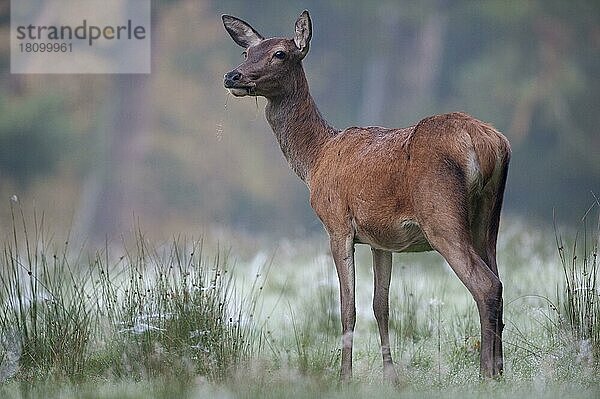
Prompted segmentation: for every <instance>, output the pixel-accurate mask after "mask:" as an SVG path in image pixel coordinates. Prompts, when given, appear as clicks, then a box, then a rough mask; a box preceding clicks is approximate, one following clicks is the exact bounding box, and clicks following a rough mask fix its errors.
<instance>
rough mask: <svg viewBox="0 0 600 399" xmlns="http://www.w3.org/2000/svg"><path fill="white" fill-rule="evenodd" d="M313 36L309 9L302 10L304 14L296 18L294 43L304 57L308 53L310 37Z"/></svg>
mask: <svg viewBox="0 0 600 399" xmlns="http://www.w3.org/2000/svg"><path fill="white" fill-rule="evenodd" d="M311 37H312V23H311V21H310V15H308V11H307V10H304V11H302V14H300V16H299V17H298V19H297V20H296V27H295V34H294V43H296V47H298V50H300V52H301V53H302V58H304V56H305V55H306V53H308V48H309V46H310V38H311Z"/></svg>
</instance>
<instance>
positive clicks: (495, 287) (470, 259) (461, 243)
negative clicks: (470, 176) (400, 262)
mask: <svg viewBox="0 0 600 399" xmlns="http://www.w3.org/2000/svg"><path fill="white" fill-rule="evenodd" d="M457 174H458V173H457ZM458 175H459V176H460V174H458ZM446 183H447V182H446ZM462 183H463V184H461V180H460V179H459V178H457V179H456V181H455V182H453V184H452V185H449V184H447V185H444V184H440V185H438V186H436V192H435V193H432V192H431V190H430V189H424V190H423V192H422V193H419V194H420V195H419V194H417V195H419V197H417V199H418V200H420V201H422V202H421V203H422V204H423V209H422V211H421V213H420V215H419V223H420V225H421V229H422V230H423V232H424V233H425V236H426V237H427V240H428V241H429V243H430V245H431V247H432V248H434V249H435V250H436V251H438V252H439V253H440V254H441V255H442V256H443V257H444V258H445V259H446V261H447V262H448V264H449V265H450V267H451V268H452V270H453V271H454V272H455V273H456V275H457V276H458V278H459V279H460V280H461V281H462V283H463V284H464V285H465V286H466V288H467V289H468V290H469V292H470V293H471V295H472V296H473V299H474V300H475V302H476V304H477V309H478V312H479V320H480V324H481V357H480V372H481V375H482V376H485V377H495V376H498V375H500V374H501V373H502V364H503V362H502V336H501V334H502V283H501V281H500V279H499V278H498V275H497V270H496V272H494V271H493V270H492V268H491V267H490V266H489V265H488V264H487V263H486V261H485V260H484V257H487V258H488V260H489V256H487V255H486V256H484V257H482V256H481V254H480V251H478V248H477V246H476V245H475V242H474V241H473V239H472V235H471V231H470V227H471V226H470V223H469V214H468V209H469V207H468V193H467V189H466V185H465V184H464V181H462ZM433 198H444V199H445V205H444V206H443V207H439V206H436V204H434V203H433V202H432V199H433ZM494 243H495V242H494Z"/></svg>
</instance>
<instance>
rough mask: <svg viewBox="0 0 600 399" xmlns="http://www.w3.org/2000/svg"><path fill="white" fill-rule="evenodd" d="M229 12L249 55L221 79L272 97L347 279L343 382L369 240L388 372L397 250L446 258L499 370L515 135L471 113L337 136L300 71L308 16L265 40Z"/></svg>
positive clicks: (342, 279) (283, 141)
mask: <svg viewBox="0 0 600 399" xmlns="http://www.w3.org/2000/svg"><path fill="white" fill-rule="evenodd" d="M222 18H223V24H224V25H225V28H226V29H227V32H229V34H230V35H231V37H232V38H233V40H234V41H235V42H236V43H237V44H238V45H240V46H242V47H243V48H244V50H245V51H244V55H245V57H246V59H245V61H244V62H243V63H242V64H241V65H239V66H238V67H237V68H235V69H234V70H232V71H231V72H228V73H227V74H226V75H225V80H224V85H225V87H226V88H227V89H228V90H229V91H230V92H231V93H232V94H233V95H234V96H237V97H243V96H263V97H266V99H267V106H266V110H265V114H266V118H267V121H268V122H269V124H270V125H271V128H272V129H273V132H274V133H275V137H276V138H277V141H278V142H279V145H280V147H281V150H282V151H283V155H284V156H285V158H286V159H287V161H288V163H289V165H290V167H291V168H292V169H293V170H294V172H296V174H297V175H298V177H300V179H302V180H303V181H304V183H306V185H307V186H308V189H309V191H310V203H311V206H312V207H313V209H314V210H315V212H316V214H317V215H318V217H319V219H321V221H322V223H323V225H324V226H325V229H326V230H327V233H328V234H329V239H330V245H331V253H332V256H333V260H334V262H335V266H336V269H337V274H338V278H339V284H340V302H341V321H342V367H341V378H342V379H344V380H347V379H349V378H350V377H351V375H352V339H353V332H354V325H355V321H356V309H355V281H354V276H355V271H354V244H368V245H370V246H371V250H372V253H373V271H374V280H375V281H374V285H375V290H374V295H373V311H374V314H375V318H376V320H377V325H378V328H379V334H380V338H381V352H382V355H383V367H384V375H385V376H386V378H389V379H392V378H394V377H395V371H394V366H393V362H392V357H391V353H390V340H389V333H388V315H389V300H388V297H389V286H390V276H391V268H392V253H393V252H420V251H431V250H436V251H437V252H439V253H440V254H441V255H442V256H443V257H444V258H445V259H446V261H447V262H448V264H449V265H450V267H451V268H452V269H453V270H454V272H455V273H456V275H457V276H458V278H459V279H460V280H461V281H462V282H463V284H464V285H465V286H466V287H467V289H468V290H469V292H470V293H471V294H472V296H473V298H474V299H475V302H476V303H477V309H478V311H479V318H480V323H481V356H480V372H481V375H483V376H488V377H493V376H498V375H500V374H501V373H502V367H503V360H502V329H503V327H504V324H503V322H502V283H501V282H500V279H499V277H498V267H497V265H496V238H497V235H498V225H499V220H500V209H501V207H502V198H503V194H504V186H505V183H506V175H507V171H508V163H509V158H510V145H509V143H508V141H507V139H506V138H505V137H504V136H503V135H502V134H500V133H499V132H498V131H497V130H495V129H494V128H493V127H492V126H490V125H488V124H486V123H483V122H481V121H479V120H477V119H475V118H473V117H471V116H469V115H467V114H464V113H451V114H445V115H435V116H431V117H428V118H425V119H423V120H421V121H420V122H419V123H417V124H416V125H414V126H410V127H406V128H400V129H388V128H382V127H350V128H347V129H345V130H342V131H339V130H337V129H335V128H333V127H332V126H331V125H329V124H328V123H327V121H325V119H323V117H322V116H321V114H320V112H319V110H318V109H317V106H316V105H315V102H314V101H313V99H312V97H311V95H310V93H309V89H308V83H307V81H306V76H305V75H304V70H303V68H302V59H303V58H304V57H305V56H306V54H307V53H308V49H309V45H310V39H311V36H312V25H311V20H310V16H309V14H308V12H307V11H304V12H303V13H302V14H301V15H300V17H299V18H298V20H297V21H296V25H295V34H294V37H293V38H292V39H287V38H279V37H275V38H270V39H265V38H263V37H262V36H261V35H260V34H259V33H258V32H257V31H256V30H255V29H254V28H252V27H251V26H250V25H249V24H248V23H246V22H244V21H242V20H241V19H239V18H236V17H232V16H230V15H223V17H222Z"/></svg>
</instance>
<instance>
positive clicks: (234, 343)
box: [0, 204, 600, 398]
mask: <svg viewBox="0 0 600 399" xmlns="http://www.w3.org/2000/svg"><path fill="white" fill-rule="evenodd" d="M12 211H13V213H12V214H13V219H12V226H13V227H12V230H11V232H10V235H9V238H7V239H6V240H5V242H4V243H3V248H2V256H1V257H0V305H1V308H0V330H1V332H2V335H1V336H0V338H1V343H2V345H1V347H0V380H1V381H2V383H1V384H0V396H1V397H15V398H17V397H61V398H64V397H66V398H69V397H89V398H117V397H119V398H121V397H126V398H142V397H144V398H146V397H157V398H162V397H248V398H252V397H271V398H278V397H290V396H293V397H300V398H303V397H307V398H308V397H315V396H319V397H323V396H326V397H344V398H349V397H350V398H352V397H375V396H376V397H397V396H398V395H402V396H403V397H422V396H433V397H442V396H444V397H446V396H449V395H450V396H460V397H495V398H496V397H497V398H502V397H511V398H512V397H530V396H544V397H564V396H569V397H571V396H573V397H597V396H598V393H599V392H600V384H599V382H598V374H599V373H598V372H599V371H600V363H599V359H600V339H599V337H600V335H599V334H600V328H599V320H600V296H599V295H600V287H599V285H598V282H597V270H598V262H597V253H598V238H599V237H600V223H597V222H596V219H594V217H595V216H592V213H594V212H596V213H597V211H598V207H597V206H596V208H594V209H593V210H592V211H590V213H588V214H587V215H586V217H585V218H584V221H583V224H582V228H581V229H580V233H579V234H575V235H574V237H573V238H571V239H569V238H565V239H563V238H562V237H561V234H560V233H559V232H558V230H556V235H555V239H553V238H552V235H551V234H547V233H543V232H538V231H533V230H531V229H529V228H528V227H527V226H526V225H523V224H521V223H519V222H517V221H513V222H512V223H508V224H507V227H505V228H504V229H503V231H502V232H501V236H500V238H501V241H500V243H499V248H498V252H499V264H500V269H501V277H502V279H503V281H504V287H505V294H504V300H505V316H504V319H505V323H506V328H505V334H504V345H505V375H504V377H503V378H502V379H500V380H493V381H481V380H480V379H479V376H478V367H479V366H478V362H479V361H478V356H479V345H480V342H479V322H478V317H477V313H476V309H475V305H474V302H473V300H472V299H471V298H470V297H469V295H468V293H467V291H466V290H465V289H464V287H463V286H462V285H461V284H460V282H459V281H458V279H457V278H456V277H455V276H454V275H453V274H452V272H451V270H450V269H449V267H448V266H447V265H446V264H445V262H443V260H442V259H441V258H440V257H439V256H437V255H435V254H420V255H413V254H408V255H400V256H397V257H395V259H394V262H395V263H394V265H395V267H394V270H393V276H392V287H391V291H390V293H391V306H390V309H391V320H390V331H391V338H392V354H393V356H394V360H395V363H396V365H397V370H398V373H399V376H400V382H399V385H398V386H391V385H387V384H385V383H382V382H383V379H382V364H381V359H380V354H379V353H380V352H379V343H378V339H379V338H378V334H377V329H376V323H375V320H374V317H373V316H372V312H371V309H370V308H371V295H372V287H371V285H372V272H371V269H370V267H371V266H370V253H369V251H368V250H366V248H359V249H358V250H357V253H356V256H357V265H358V266H357V315H358V321H357V328H356V335H355V353H354V374H355V378H354V381H353V382H352V383H350V384H349V385H340V384H339V382H338V373H339V363H340V349H339V344H340V337H339V308H338V297H337V296H338V291H337V278H336V276H335V271H334V268H333V266H332V265H331V260H330V258H329V256H328V255H327V254H326V249H325V243H324V242H323V243H317V244H315V243H308V244H307V243H299V244H298V245H287V244H282V245H280V248H282V249H280V251H278V252H277V253H276V255H274V256H273V257H272V259H271V260H269V257H268V256H267V255H266V252H261V251H258V252H257V253H256V257H255V258H254V259H246V260H244V259H238V260H237V261H235V262H234V261H233V259H234V256H233V255H231V254H228V253H226V252H223V251H221V250H218V249H217V250H214V249H211V248H205V246H204V244H203V242H202V241H201V240H199V241H188V240H186V239H173V240H172V241H171V242H169V243H167V244H163V245H158V246H156V245H151V244H150V243H149V242H147V240H146V239H145V238H144V236H143V234H142V233H141V232H140V231H139V230H138V232H137V233H136V235H135V236H134V237H132V240H131V242H124V243H121V244H119V245H114V244H108V243H107V245H106V246H105V248H104V249H103V250H101V251H98V252H95V253H88V252H87V251H86V250H85V247H81V248H79V249H78V250H74V249H73V244H72V243H69V242H68V240H67V241H66V242H60V244H56V243H55V242H54V239H53V238H52V236H51V235H50V234H49V232H48V231H47V229H46V228H45V226H44V218H43V216H41V217H39V216H38V215H37V214H35V212H34V214H33V217H32V218H31V220H29V219H28V218H27V217H26V215H25V214H24V212H23V211H22V209H21V208H20V207H19V206H18V204H13V210H12ZM591 221H594V222H595V223H591ZM591 224H593V225H594V226H593V227H591V226H590V225H591ZM554 242H556V243H557V244H556V246H555V245H554V244H553V243H554ZM315 248H317V250H315ZM307 249H309V250H311V253H312V254H313V255H310V256H307V255H306V250H307ZM557 249H558V255H557ZM314 254H317V255H314ZM319 254H320V255H319ZM234 266H235V267H234ZM267 272H268V273H267Z"/></svg>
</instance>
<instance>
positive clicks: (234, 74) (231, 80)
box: [223, 71, 242, 87]
mask: <svg viewBox="0 0 600 399" xmlns="http://www.w3.org/2000/svg"><path fill="white" fill-rule="evenodd" d="M241 78H242V74H241V73H240V72H238V71H231V72H227V73H226V74H225V80H224V82H223V83H224V85H225V87H232V86H235V84H236V82H238V81H239V80H240V79H241Z"/></svg>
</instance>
